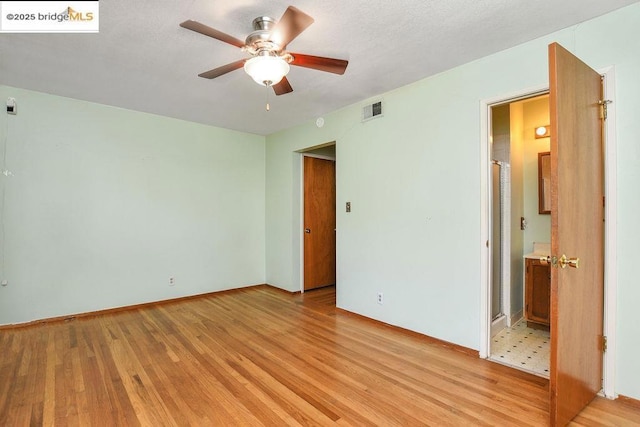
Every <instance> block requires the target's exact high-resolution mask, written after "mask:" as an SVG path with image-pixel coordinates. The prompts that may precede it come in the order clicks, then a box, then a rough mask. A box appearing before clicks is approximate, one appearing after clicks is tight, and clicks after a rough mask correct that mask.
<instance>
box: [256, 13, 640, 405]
mask: <svg viewBox="0 0 640 427" xmlns="http://www.w3.org/2000/svg"><path fill="white" fill-rule="evenodd" d="M638 22H640V4H634V5H632V6H629V7H627V8H624V9H621V10H618V11H616V12H613V13H611V14H608V15H605V16H603V17H600V18H597V19H594V20H592V21H588V22H585V23H582V24H580V25H578V26H575V27H571V28H568V29H565V30H563V31H560V32H557V33H554V34H551V35H549V36H546V37H542V38H540V39H537V40H534V41H531V42H528V43H525V44H522V45H519V46H516V47H514V48H512V49H508V50H506V51H503V52H500V53H497V54H495V55H491V56H488V57H485V58H483V59H480V60H477V61H474V62H472V63H469V64H466V65H463V66H461V67H458V68H455V69H452V70H449V71H447V72H444V73H442V74H439V75H436V76H433V77H430V78H427V79H424V80H421V81H419V82H416V83H414V84H411V85H409V86H406V87H402V88H399V89H397V90H395V91H392V92H389V93H386V94H384V95H383V98H384V104H385V114H384V117H383V118H379V119H375V120H372V121H370V122H366V123H360V107H361V105H360V104H358V105H353V106H350V107H348V108H344V109H342V110H339V111H336V112H333V113H331V114H328V115H326V116H325V126H324V127H323V128H321V129H318V128H316V127H315V126H314V123H313V121H310V122H308V123H306V124H304V125H301V126H298V127H295V128H292V129H289V130H286V131H283V132H280V133H276V134H273V135H270V136H269V137H267V153H266V156H267V170H266V180H267V205H266V224H267V242H266V244H267V265H266V277H267V281H268V282H269V283H271V284H273V285H276V286H279V287H282V288H284V289H288V290H298V289H299V288H300V280H299V274H300V272H299V262H298V260H299V251H300V245H299V240H300V239H299V237H298V234H297V233H298V232H299V227H300V224H299V214H298V213H297V212H299V206H295V205H296V203H294V201H296V200H297V199H296V194H299V188H298V186H299V177H298V170H297V169H299V168H296V165H297V162H298V161H299V160H298V159H297V157H296V156H297V155H296V154H295V153H294V151H295V150H299V149H302V148H304V147H308V146H313V145H317V144H321V143H325V142H328V141H334V140H335V141H336V151H337V206H338V210H337V227H338V231H337V264H338V265H337V280H338V287H337V289H338V290H337V301H338V306H339V307H341V308H344V309H347V310H350V311H354V312H357V313H360V314H363V315H365V316H369V317H372V318H375V319H379V320H381V321H384V322H387V323H391V324H394V325H399V326H402V327H405V328H408V329H411V330H415V331H418V332H421V333H425V334H427V335H431V336H434V337H436V338H440V339H443V340H446V341H450V342H453V343H456V344H460V345H463V346H465V347H470V348H475V349H478V348H479V340H480V329H481V327H483V325H479V324H478V323H479V322H478V319H479V309H480V298H481V295H480V280H481V278H480V252H481V250H482V249H481V248H482V245H483V244H484V242H482V241H481V235H480V234H481V226H482V225H481V223H480V198H481V194H480V191H481V189H480V176H481V175H480V174H481V165H480V128H481V124H480V111H479V110H480V101H481V100H483V99H495V98H496V97H500V96H505V97H506V96H509V95H511V94H513V93H515V92H521V91H523V90H525V89H527V88H534V87H536V88H537V87H540V86H541V85H547V84H548V76H547V45H548V44H549V43H551V42H554V41H557V42H559V43H560V44H562V45H563V46H565V47H566V48H568V49H569V50H571V51H572V52H574V53H575V54H576V55H578V56H579V57H581V58H582V59H583V60H584V61H586V62H587V63H589V64H590V65H591V66H593V67H594V68H603V67H607V66H611V65H615V72H616V83H617V87H616V92H615V102H616V109H617V137H618V138H617V143H618V158H617V166H618V183H619V186H618V200H619V205H618V206H619V210H618V217H617V218H616V219H615V220H617V222H618V230H619V235H618V247H617V250H618V264H617V274H618V279H619V282H618V292H619V294H618V318H617V328H618V348H617V350H618V353H617V354H618V360H617V371H616V390H617V392H619V393H622V394H625V395H627V396H632V397H636V398H640V364H638V363H637V360H640V340H639V339H638V336H640V330H639V327H638V322H636V321H635V311H636V308H637V306H638V304H640V286H637V282H638V281H637V271H636V270H635V268H634V267H635V259H636V258H638V257H639V256H640V253H639V252H640V249H638V245H637V237H638V236H640V222H638V221H637V216H638V212H639V211H640V198H639V197H638V196H637V194H638V193H637V192H638V190H637V188H638V186H640V167H638V165H639V164H640V144H638V141H639V140H640V120H637V116H638V112H640V79H639V78H638V76H639V75H640V55H639V54H638V52H640V27H639V26H638V25H637V23H638ZM346 201H351V203H352V212H351V213H348V214H347V213H345V212H344V211H343V209H342V207H343V206H344V203H345V202H346ZM379 291H382V292H384V293H385V298H384V300H385V303H384V305H378V304H377V303H376V298H375V295H376V292H379Z"/></svg>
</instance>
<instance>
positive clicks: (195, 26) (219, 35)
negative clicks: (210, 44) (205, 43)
mask: <svg viewBox="0 0 640 427" xmlns="http://www.w3.org/2000/svg"><path fill="white" fill-rule="evenodd" d="M180 26H181V27H182V28H186V29H187V30H191V31H195V32H196V33H200V34H204V35H205V36H209V37H213V38H214V39H218V40H220V41H222V42H225V43H229V44H232V45H234V46H237V47H244V42H243V41H242V40H239V39H237V38H235V37H232V36H230V35H229V34H225V33H223V32H222V31H218V30H216V29H214V28H211V27H209V26H208V25H204V24H201V23H199V22H198V21H192V20H190V19H189V20H187V21H184V22H183V23H182V24H180Z"/></svg>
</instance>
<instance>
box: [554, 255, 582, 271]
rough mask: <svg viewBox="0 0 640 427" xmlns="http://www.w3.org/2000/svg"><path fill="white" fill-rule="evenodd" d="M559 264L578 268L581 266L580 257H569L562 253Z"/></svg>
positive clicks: (562, 266) (563, 266)
mask: <svg viewBox="0 0 640 427" xmlns="http://www.w3.org/2000/svg"><path fill="white" fill-rule="evenodd" d="M558 264H560V268H567V266H569V267H571V268H578V267H580V258H567V256H566V255H564V254H562V256H561V257H560V259H559V260H558Z"/></svg>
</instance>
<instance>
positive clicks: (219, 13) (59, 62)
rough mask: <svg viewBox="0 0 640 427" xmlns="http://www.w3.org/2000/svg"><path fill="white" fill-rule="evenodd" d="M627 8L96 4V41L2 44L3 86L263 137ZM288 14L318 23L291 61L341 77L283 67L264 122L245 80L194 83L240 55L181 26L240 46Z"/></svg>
mask: <svg viewBox="0 0 640 427" xmlns="http://www.w3.org/2000/svg"><path fill="white" fill-rule="evenodd" d="M636 1H637V0H606V1H603V0H560V1H559V0H488V1H478V0H402V1H390V0H366V1H364V0H351V1H345V0H323V1H317V0H272V1H268V2H266V1H260V0H234V1H229V0H226V1H216V0H183V1H179V0H153V1H151V0H134V1H132V0H102V1H100V33H99V34H0V83H1V84H6V85H9V86H16V87H21V88H27V89H32V90H36V91H42V92H46V93H51V94H57V95H62V96H68V97H72V98H77V99H83V100H88V101H93V102H98V103H102V104H108V105H115V106H119V107H123V108H128V109H133V110H139V111H145V112H149V113H154V114H160V115H163V116H170V117H176V118H180V119H185V120H189V121H194V122H200V123H206V124H210V125H214V126H219V127H223V128H228V129H235V130H240V131H245V132H250V133H256V134H262V135H267V134H270V133H273V132H276V131H279V130H282V129H286V128H289V127H292V126H295V125H297V124H300V123H302V122H304V121H307V120H309V119H313V118H315V117H318V116H321V115H323V114H326V113H328V112H330V111H333V110H336V109H338V108H340V107H344V106H346V105H349V104H353V103H355V102H359V101H362V100H365V99H367V98H370V97H372V96H375V95H378V94H381V93H383V92H386V91H388V90H391V89H395V88H397V87H400V86H403V85H406V84H408V83H411V82H414V81H417V80H420V79H421V78H424V77H427V76H430V75H433V74H436V73H438V72H441V71H443V70H446V69H449V68H452V67H454V66H457V65H460V64H463V63H466V62H469V61H471V60H474V59H477V58H480V57H483V56H486V55H488V54H491V53H494V52H497V51H500V50H504V49H506V48H509V47H511V46H515V45H517V44H520V43H522V42H525V41H528V40H531V39H534V38H536V37H539V36H541V35H545V34H548V33H550V32H553V31H555V30H558V29H561V28H565V27H569V26H571V25H574V24H577V23H580V22H583V21H585V20H587V19H590V18H593V17H596V16H599V15H602V14H604V13H607V12H609V11H612V10H615V9H618V8H620V7H623V6H626V5H629V4H632V3H635V2H636ZM289 5H293V6H296V7H297V8H299V9H300V10H302V11H303V12H305V13H307V14H309V15H311V16H312V17H313V18H314V19H315V23H314V24H312V25H311V26H310V27H309V28H308V29H307V30H306V31H304V32H303V33H302V34H301V35H300V36H299V37H298V38H297V39H295V40H294V41H293V42H292V43H291V44H290V45H289V46H288V49H289V50H291V51H294V52H299V53H306V54H310V55H319V56H329V57H334V58H341V59H347V60H349V67H348V68H347V71H346V73H345V74H344V75H343V76H339V75H334V74H329V73H323V72H320V71H316V70H310V69H306V68H301V67H292V69H291V72H290V73H289V75H288V79H289V82H290V83H291V85H292V86H293V89H294V92H292V93H290V94H287V95H282V96H279V97H276V96H274V94H273V92H272V91H271V92H269V98H270V104H271V111H269V112H267V111H265V97H266V89H265V88H263V87H260V86H258V85H257V84H256V83H254V82H253V81H252V80H251V78H250V77H249V76H247V75H246V74H245V73H244V71H242V70H236V71H234V72H232V73H229V74H226V75H224V76H221V77H219V78H217V79H214V80H207V79H203V78H200V77H198V76H197V75H198V73H200V72H203V71H206V70H209V69H212V68H215V67H217V66H219V65H224V64H226V63H229V62H233V61H235V60H238V59H241V58H243V57H245V56H244V55H245V54H244V53H243V52H241V51H240V50H239V49H237V48H235V47H233V46H231V45H228V44H225V43H222V42H220V41H218V40H215V39H212V38H210V37H206V36H203V35H200V34H197V33H194V32H192V31H189V30H186V29H184V28H181V27H179V23H180V22H182V21H185V20H187V19H193V20H196V21H200V22H202V23H204V24H207V25H209V26H211V27H214V28H215V29H218V30H220V31H223V32H225V33H227V34H229V35H232V36H234V37H236V38H239V39H241V40H244V38H245V37H246V36H247V34H249V33H250V32H251V21H252V20H253V19H254V18H255V17H257V16H260V15H267V16H271V17H274V18H276V19H279V18H280V16H281V15H282V13H283V12H284V11H285V9H286V8H287V6H289ZM18 103H19V100H18Z"/></svg>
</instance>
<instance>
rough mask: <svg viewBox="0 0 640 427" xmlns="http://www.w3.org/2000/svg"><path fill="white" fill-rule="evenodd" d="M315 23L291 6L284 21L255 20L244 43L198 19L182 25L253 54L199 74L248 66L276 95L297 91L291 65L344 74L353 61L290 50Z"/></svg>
mask: <svg viewBox="0 0 640 427" xmlns="http://www.w3.org/2000/svg"><path fill="white" fill-rule="evenodd" d="M312 23H313V18H312V17H310V16H309V15H307V14H306V13H304V12H302V11H300V10H299V9H297V8H295V7H293V6H289V7H288V8H287V10H286V11H285V12H284V14H283V15H282V18H280V21H276V20H275V19H273V18H270V17H268V16H259V17H257V18H256V19H254V20H253V30H254V31H253V32H252V33H251V34H249V35H248V36H247V38H246V40H245V41H244V42H243V41H242V40H239V39H237V38H235V37H232V36H230V35H228V34H225V33H223V32H221V31H218V30H216V29H213V28H211V27H209V26H207V25H204V24H201V23H200V22H197V21H192V20H188V21H184V22H183V23H181V24H180V26H181V27H183V28H186V29H188V30H191V31H195V32H197V33H200V34H204V35H205V36H209V37H213V38H214V39H217V40H220V41H223V42H225V43H229V44H231V45H233V46H236V47H239V48H241V49H242V50H243V51H246V52H248V53H249V54H250V55H251V58H249V59H240V60H238V61H235V62H232V63H230V64H226V65H223V66H221V67H218V68H214V69H213V70H209V71H205V72H203V73H200V74H198V76H200V77H204V78H205V79H214V78H216V77H220V76H222V75H224V74H227V73H229V72H231V71H234V70H237V69H239V68H243V67H244V70H245V71H246V72H247V74H249V75H250V76H251V77H252V78H253V80H255V82H256V83H258V84H260V85H263V86H272V87H273V90H274V92H275V93H276V95H284V94H286V93H289V92H293V88H292V87H291V84H289V81H288V80H287V77H286V75H287V73H288V72H289V64H291V65H296V66H298V67H305V68H313V69H315V70H320V71H326V72H329V73H334V74H344V72H345V70H346V69H347V65H348V64H349V62H348V61H345V60H343V59H334V58H325V57H322V56H311V55H304V54H301V53H293V52H289V51H287V50H286V48H287V45H288V44H289V43H290V42H291V41H292V40H293V39H295V38H296V37H298V35H300V33H302V32H303V31H304V30H306V29H307V27H309V25H311V24H312Z"/></svg>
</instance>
